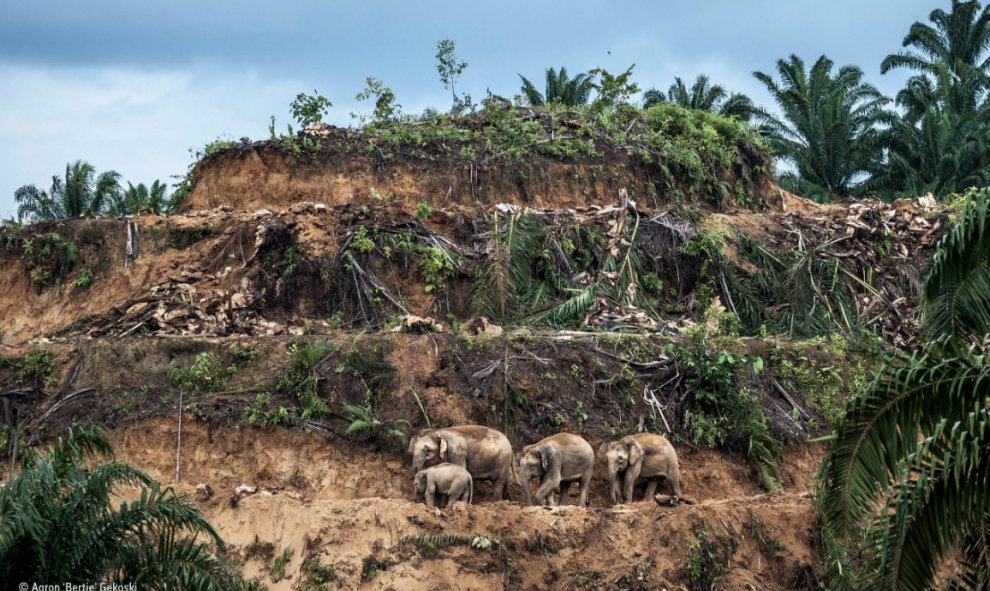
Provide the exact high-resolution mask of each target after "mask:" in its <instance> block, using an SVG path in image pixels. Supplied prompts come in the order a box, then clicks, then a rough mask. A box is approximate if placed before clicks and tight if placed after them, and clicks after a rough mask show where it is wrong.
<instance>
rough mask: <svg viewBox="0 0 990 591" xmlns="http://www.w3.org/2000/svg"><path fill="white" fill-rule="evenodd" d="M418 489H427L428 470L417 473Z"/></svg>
mask: <svg viewBox="0 0 990 591" xmlns="http://www.w3.org/2000/svg"><path fill="white" fill-rule="evenodd" d="M416 488H417V489H420V488H426V470H420V471H419V472H416Z"/></svg>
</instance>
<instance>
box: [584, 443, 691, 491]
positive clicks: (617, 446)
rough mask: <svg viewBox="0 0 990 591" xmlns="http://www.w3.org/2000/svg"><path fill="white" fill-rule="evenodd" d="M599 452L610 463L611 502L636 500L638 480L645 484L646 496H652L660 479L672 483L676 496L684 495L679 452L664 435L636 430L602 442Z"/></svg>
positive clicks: (609, 489)
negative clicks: (631, 433) (678, 457)
mask: <svg viewBox="0 0 990 591" xmlns="http://www.w3.org/2000/svg"><path fill="white" fill-rule="evenodd" d="M599 454H600V455H603V456H604V459H605V461H606V463H607V464H608V482H609V488H608V497H609V501H611V502H612V503H613V504H614V503H620V502H622V501H623V500H624V501H625V502H626V503H631V502H632V501H633V487H634V486H635V485H636V481H637V480H643V481H645V482H646V483H647V484H646V497H645V498H647V499H649V498H651V497H652V496H653V494H654V493H655V492H656V490H657V486H659V484H660V481H661V480H667V481H668V482H670V487H671V489H673V494H674V497H680V496H681V475H680V469H679V468H678V465H677V452H675V451H674V446H672V445H671V444H670V442H669V441H667V438H666V437H664V436H663V435H655V434H653V433H637V434H635V435H628V436H626V437H623V438H622V439H620V440H618V441H609V442H606V443H605V444H604V445H602V447H601V449H600V450H599ZM620 493H621V497H620Z"/></svg>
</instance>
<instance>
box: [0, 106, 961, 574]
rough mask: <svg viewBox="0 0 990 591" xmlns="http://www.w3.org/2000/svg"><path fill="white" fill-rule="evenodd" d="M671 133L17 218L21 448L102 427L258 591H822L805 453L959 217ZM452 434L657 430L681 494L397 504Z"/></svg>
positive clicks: (720, 133)
mask: <svg viewBox="0 0 990 591" xmlns="http://www.w3.org/2000/svg"><path fill="white" fill-rule="evenodd" d="M661 111H662V110H661ZM661 111H657V112H656V113H653V114H651V115H650V116H649V118H648V119H647V120H645V121H632V122H631V123H629V124H628V125H629V129H628V130H627V133H628V135H627V138H626V139H625V140H624V141H623V142H618V141H616V140H615V138H614V135H610V132H608V130H602V129H600V128H596V127H589V126H587V125H586V124H585V123H584V122H582V121H580V120H572V119H570V118H568V117H567V116H566V115H559V114H554V115H548V114H546V113H542V112H538V111H528V112H527V111H519V110H508V109H506V110H504V112H499V113H496V114H495V115H497V116H495V115H486V116H479V117H477V118H475V119H466V120H465V121H462V122H461V123H460V124H459V126H453V127H450V126H447V127H444V126H443V125H440V124H431V125H432V126H430V125H426V124H424V125H422V126H420V127H416V126H409V127H408V128H402V127H401V126H393V127H387V126H385V127H379V128H372V129H370V130H367V131H365V132H357V131H354V130H338V129H333V128H326V127H317V128H313V129H310V130H307V131H305V132H302V133H301V134H300V135H299V136H297V137H295V138H290V139H289V140H286V139H284V138H283V139H282V140H272V141H268V142H254V143H252V142H241V143H239V144H233V145H225V146H220V147H217V148H216V149H214V150H211V151H210V155H209V156H206V157H205V158H204V159H203V160H201V161H200V162H199V163H198V164H197V165H196V166H195V168H194V169H193V171H192V176H191V177H190V180H191V182H194V184H191V186H190V192H189V193H188V195H187V196H186V200H185V202H184V204H183V206H182V207H181V208H180V213H177V214H175V215H171V216H154V215H137V216H133V217H131V218H128V219H113V218H95V219H74V220H67V221H64V222H59V223H42V224H36V225H33V226H28V227H24V228H4V229H3V230H2V233H0V318H2V319H3V321H2V330H3V341H2V345H0V353H2V355H3V357H2V359H0V400H2V401H3V415H2V416H3V418H4V421H5V427H6V428H5V430H4V435H3V437H2V440H0V441H2V444H3V445H2V447H3V449H5V450H7V457H8V458H9V457H10V456H11V455H12V453H13V451H14V450H16V449H17V448H18V446H19V445H24V444H28V445H36V444H43V443H44V442H45V441H46V440H47V439H48V438H50V437H51V436H52V435H54V434H57V433H60V432H61V431H62V430H64V429H66V428H67V427H69V426H72V425H77V424H81V423H84V422H88V421H99V422H102V423H104V424H106V425H108V426H110V427H111V428H113V429H114V432H115V437H116V446H117V452H118V454H119V455H120V456H121V457H122V458H123V459H125V460H126V461H127V462H129V463H131V464H133V465H135V466H137V467H139V468H141V469H143V470H146V471H148V472H149V473H150V474H151V475H152V476H154V477H155V478H157V479H159V480H161V481H163V482H176V484H175V486H176V488H177V489H179V490H180V491H184V492H188V493H189V494H190V495H192V497H193V498H194V499H195V502H196V503H197V504H198V505H199V506H200V507H201V508H202V509H203V511H204V512H205V514H206V515H207V516H208V517H209V519H210V520H211V522H212V523H214V525H215V526H216V527H217V529H218V531H219V532H220V533H221V535H222V536H223V537H224V539H226V540H227V541H228V543H229V544H230V547H229V550H228V554H229V557H230V558H231V559H232V560H233V561H234V562H235V563H236V564H238V565H239V567H240V568H242V573H243V576H244V577H245V578H247V579H251V578H254V579H256V580H257V581H258V584H259V585H265V586H267V587H268V588H269V589H272V590H275V589H327V588H348V589H389V588H394V589H423V590H426V589H681V588H683V589H700V588H706V586H707V588H711V585H712V584H714V585H715V588H719V589H752V588H756V589H817V588H819V584H820V581H821V577H822V576H823V573H822V568H821V566H820V563H821V560H820V557H819V556H818V547H817V545H816V539H815V532H816V525H815V522H816V514H815V511H814V508H813V503H812V498H811V492H812V473H813V471H814V469H815V468H816V467H817V463H818V461H819V460H820V458H821V455H822V451H823V448H822V447H821V445H822V444H820V443H809V441H808V440H809V439H812V438H815V437H817V436H820V435H822V434H825V433H827V432H828V430H829V426H830V422H831V421H833V420H835V418H836V417H837V416H838V415H839V413H840V412H841V409H842V406H843V404H844V402H845V401H846V400H847V399H848V398H849V396H851V395H852V393H854V392H856V391H857V390H858V389H859V388H861V387H862V386H863V385H864V384H865V383H866V381H867V380H868V379H869V376H870V373H871V372H872V371H873V370H874V369H875V368H876V367H877V366H878V363H879V361H878V360H879V359H880V357H881V356H882V355H883V353H884V351H885V350H886V348H888V347H891V346H897V347H902V348H910V347H912V346H914V344H915V332H916V328H917V313H916V302H917V294H918V288H919V285H920V281H919V276H920V274H921V272H922V266H923V265H924V261H926V260H927V258H928V257H929V255H930V251H931V248H932V247H933V246H934V243H935V241H936V240H937V239H938V238H939V236H940V235H941V232H942V228H943V227H944V225H945V223H946V219H945V214H944V212H942V211H941V210H939V209H937V208H935V206H934V204H933V205H932V207H931V208H926V207H925V206H924V204H923V203H915V202H895V203H894V204H884V203H881V202H878V201H864V202H856V203H846V204H842V205H832V206H821V205H817V204H815V203H812V202H810V201H806V200H804V199H801V198H799V197H795V196H793V195H789V194H787V193H785V192H783V191H780V190H779V189H777V188H776V187H775V186H774V185H773V182H772V179H771V178H770V177H769V176H768V173H767V170H768V169H767V166H769V164H770V162H769V158H768V157H766V154H765V152H760V151H759V145H758V144H754V143H751V141H750V139H751V138H750V139H747V138H745V137H742V136H737V135H733V134H734V133H735V132H734V131H733V130H731V129H730V130H722V129H715V131H713V132H712V133H714V134H715V135H714V136H713V137H717V138H721V139H720V140H718V141H717V142H715V143H713V144H711V145H708V144H698V143H697V142H695V143H692V144H690V146H691V147H692V149H693V150H695V156H697V157H698V163H700V164H698V163H696V162H695V161H694V160H691V159H688V158H685V157H683V155H679V153H678V152H677V151H676V150H675V148H678V147H680V148H684V147H685V146H687V145H688V144H685V143H684V142H686V141H687V140H688V139H690V138H691V137H694V136H691V135H690V134H691V133H693V132H692V131H691V130H690V129H688V128H687V122H685V121H683V120H681V119H678V118H677V117H675V115H678V114H677V113H676V112H673V111H672V112H670V113H667V114H666V115H664V113H663V112H661ZM506 121H508V122H509V123H506ZM690 123H692V125H695V126H697V127H698V128H699V129H703V127H702V124H706V123H705V122H704V121H701V122H698V121H690ZM707 124H710V123H707ZM517 129H524V130H527V131H526V133H528V134H530V135H528V136H524V137H522V138H521V139H512V138H509V139H507V136H508V135H509V134H510V132H511V131H512V130H517ZM713 129H714V128H713ZM400 131H401V132H402V133H403V134H404V135H400V133H399V132H400ZM416 134H418V135H416ZM513 137H514V136H513ZM704 137H708V136H704ZM630 138H631V139H630ZM686 138H687V139H686ZM510 140H511V141H510ZM692 141H693V140H692ZM512 142H516V143H512ZM534 142H540V143H534ZM513 146H514V147H515V151H514V152H513V151H510V150H509V148H512V147H513ZM867 334H869V335H873V336H870V337H866V336H864V335H867ZM180 419H181V421H180ZM469 422H470V423H479V424H485V425H489V426H492V427H495V428H498V429H500V430H502V431H503V432H505V433H506V434H507V435H508V437H509V439H510V441H511V442H512V444H513V446H514V448H516V449H519V448H521V447H522V446H523V445H525V444H528V443H531V442H533V441H536V440H538V439H539V438H541V437H544V436H546V435H549V434H552V433H556V432H559V431H565V430H566V431H571V432H576V433H579V434H581V435H582V436H584V437H585V438H587V439H588V440H589V441H590V442H591V443H592V445H593V446H595V447H596V448H597V447H598V445H599V444H601V443H602V442H604V441H606V440H608V439H610V438H616V437H618V436H621V435H624V434H627V433H632V432H637V431H641V430H649V431H653V432H659V433H665V434H667V435H668V436H669V437H670V438H671V439H672V440H673V441H674V443H675V448H676V449H677V451H678V454H679V457H680V459H681V470H682V473H683V488H684V495H685V497H686V502H685V503H681V504H679V505H676V506H670V505H669V504H668V503H666V498H665V497H660V498H658V499H657V500H654V499H646V500H644V501H642V502H636V503H633V504H630V505H619V506H614V507H609V506H608V503H607V499H606V494H605V482H604V475H603V474H601V473H600V472H601V468H600V467H599V471H598V473H596V477H595V479H594V481H593V484H592V494H591V503H590V507H589V508H588V509H581V508H576V507H558V508H540V507H523V506H521V505H520V503H519V502H518V500H519V499H520V498H521V494H520V490H519V488H518V486H517V485H516V484H515V483H513V484H512V487H511V491H510V492H511V496H512V500H510V501H499V502H494V501H492V500H491V491H490V488H489V487H488V486H487V485H484V484H482V485H479V487H478V490H477V491H476V497H475V499H476V500H475V504H474V505H472V506H454V507H452V508H448V509H445V510H443V511H437V512H435V511H433V510H432V509H428V508H426V507H425V506H424V505H416V504H414V503H413V502H412V501H411V499H412V469H411V467H410V465H409V464H410V462H409V458H408V457H407V456H406V454H405V446H404V438H405V437H407V436H409V435H412V434H414V433H415V432H416V431H418V430H419V429H422V428H425V427H427V426H441V425H443V426H445V425H453V424H460V423H469ZM180 424H181V431H180ZM4 464H5V468H4V470H7V469H8V468H7V467H6V462H5V463H4ZM284 557H287V558H285V559H284V560H283V558H284Z"/></svg>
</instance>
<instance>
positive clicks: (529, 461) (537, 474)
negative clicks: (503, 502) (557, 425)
mask: <svg viewBox="0 0 990 591" xmlns="http://www.w3.org/2000/svg"><path fill="white" fill-rule="evenodd" d="M594 467H595V452H594V450H593V449H592V448H591V444H590V443H588V442H587V441H585V440H584V439H582V438H581V437H580V436H578V435H574V434H572V433H557V434H556V435H551V436H550V437H547V438H545V439H542V440H540V441H538V442H537V443H534V444H532V445H527V446H526V447H524V448H523V450H522V454H521V455H520V456H519V472H520V473H521V477H522V482H520V484H521V485H522V489H523V494H524V495H525V496H526V504H527V505H532V504H534V500H535V501H536V503H539V504H541V505H552V504H553V492H554V491H555V490H558V489H559V490H560V504H561V505H566V504H567V493H568V489H569V488H570V486H571V483H572V482H577V483H579V485H580V489H579V492H578V502H577V504H578V505H579V506H581V507H587V506H588V484H589V483H590V482H591V473H592V470H593V469H594ZM531 478H539V479H540V487H539V488H538V489H536V494H535V497H534V496H531V495H530V494H529V481H530V479H531Z"/></svg>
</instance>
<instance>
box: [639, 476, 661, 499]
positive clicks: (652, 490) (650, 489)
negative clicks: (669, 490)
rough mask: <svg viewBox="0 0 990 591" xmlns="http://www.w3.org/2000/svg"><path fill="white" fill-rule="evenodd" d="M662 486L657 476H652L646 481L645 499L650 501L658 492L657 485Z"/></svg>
mask: <svg viewBox="0 0 990 591" xmlns="http://www.w3.org/2000/svg"><path fill="white" fill-rule="evenodd" d="M659 486H660V481H659V480H657V479H656V478H651V479H650V480H647V481H646V494H645V495H643V500H644V501H648V500H650V499H652V498H653V495H655V494H657V487H659Z"/></svg>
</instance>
